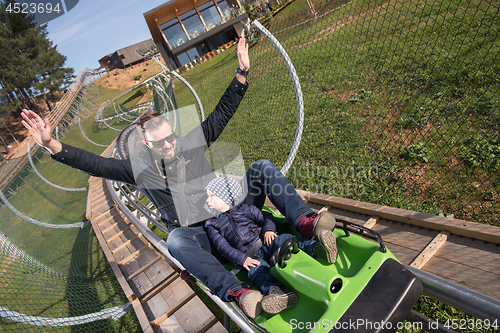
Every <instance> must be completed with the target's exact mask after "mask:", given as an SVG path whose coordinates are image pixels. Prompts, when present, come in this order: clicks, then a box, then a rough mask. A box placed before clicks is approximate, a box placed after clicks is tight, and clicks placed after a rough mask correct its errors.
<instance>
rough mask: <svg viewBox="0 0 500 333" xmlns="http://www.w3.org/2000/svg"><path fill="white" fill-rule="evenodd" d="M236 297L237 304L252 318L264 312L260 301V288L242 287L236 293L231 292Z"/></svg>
mask: <svg viewBox="0 0 500 333" xmlns="http://www.w3.org/2000/svg"><path fill="white" fill-rule="evenodd" d="M229 294H230V295H232V296H234V297H235V298H236V304H238V306H239V307H240V309H241V310H242V311H243V312H244V313H245V314H246V315H247V316H249V317H250V318H255V317H257V316H258V315H260V314H261V313H262V308H261V305H260V301H261V300H262V294H261V293H260V291H258V290H253V289H249V288H241V289H239V290H238V291H236V292H235V293H232V292H229Z"/></svg>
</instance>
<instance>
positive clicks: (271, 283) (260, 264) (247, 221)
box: [205, 177, 337, 318]
mask: <svg viewBox="0 0 500 333" xmlns="http://www.w3.org/2000/svg"><path fill="white" fill-rule="evenodd" d="M205 189H206V191H207V195H208V198H207V203H206V205H205V209H206V210H207V211H208V212H209V213H211V214H212V215H213V216H214V217H213V218H210V219H208V220H207V222H206V224H205V231H206V233H207V235H208V238H209V239H210V242H211V243H212V244H213V246H214V247H215V248H216V250H217V251H218V252H219V253H220V254H222V255H223V256H224V257H226V258H227V259H229V260H230V261H231V262H233V263H234V264H236V265H239V266H243V267H244V268H245V269H246V270H247V271H248V277H249V278H250V281H251V282H252V284H253V285H254V286H255V287H257V288H258V289H259V290H260V292H261V293H262V294H260V295H259V294H258V292H257V291H255V290H254V291H252V293H253V297H254V298H256V299H260V306H259V302H256V303H257V304H255V303H253V304H252V305H250V304H239V305H240V307H241V308H242V310H243V311H244V312H245V313H246V314H247V315H248V316H249V317H252V318H255V317H256V316H258V315H259V314H260V313H261V312H262V311H265V312H268V313H272V314H275V313H278V312H280V311H282V310H285V309H288V308H290V307H293V306H294V305H295V304H297V301H298V298H297V294H296V293H294V292H286V291H285V287H284V286H283V285H282V284H281V283H279V282H278V281H276V280H275V279H274V278H273V277H272V276H271V275H269V269H270V268H271V267H270V265H269V259H270V257H271V256H272V254H273V253H274V252H275V251H276V250H277V249H278V248H279V247H280V246H281V245H282V244H283V243H284V242H285V241H286V240H287V239H289V238H290V237H294V236H292V235H290V234H282V235H279V236H278V235H277V234H276V225H275V224H274V219H273V216H272V215H271V214H269V213H267V212H262V211H261V210H259V209H258V208H257V207H255V206H253V205H248V204H245V203H243V202H242V201H243V199H244V196H243V191H242V188H241V186H240V184H239V183H238V182H237V181H236V180H235V179H234V178H231V177H218V178H215V179H213V180H212V181H210V183H209V184H208V185H207V186H206V188H205ZM259 238H260V239H262V240H263V246H262V247H261V248H260V249H259V250H258V252H257V253H256V254H255V255H253V256H252V257H249V256H247V252H248V251H249V249H250V248H252V246H253V245H254V244H255V243H256V242H257V241H258V240H259ZM297 240H298V245H299V248H300V249H301V250H303V251H304V252H306V253H307V254H309V255H311V256H312V257H313V258H315V257H320V258H323V259H325V260H326V261H328V262H329V263H334V262H335V261H336V259H337V248H336V240H335V236H334V234H333V233H332V232H331V231H330V230H322V231H320V232H319V233H318V239H317V240H310V239H307V238H301V237H297ZM262 295H264V296H262Z"/></svg>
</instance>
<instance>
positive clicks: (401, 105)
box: [177, 0, 500, 225]
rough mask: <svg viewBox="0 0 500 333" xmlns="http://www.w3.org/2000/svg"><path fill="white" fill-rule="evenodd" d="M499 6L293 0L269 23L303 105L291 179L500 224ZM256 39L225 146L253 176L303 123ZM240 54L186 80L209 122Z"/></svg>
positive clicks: (253, 36) (282, 73) (271, 57)
mask: <svg viewBox="0 0 500 333" xmlns="http://www.w3.org/2000/svg"><path fill="white" fill-rule="evenodd" d="M273 4H274V3H273ZM274 7H275V8H276V7H277V6H276V4H275V6H274ZM499 7H500V3H499V2H497V1H458V0H436V1H325V2H319V1H314V0H309V1H306V0H296V1H293V2H290V3H288V4H285V5H284V6H282V7H279V8H276V10H275V12H274V13H273V14H274V16H273V17H271V18H266V17H264V18H263V19H261V22H262V23H263V24H264V25H265V26H266V28H267V29H268V30H270V31H271V33H273V35H274V36H275V37H276V38H277V39H278V40H279V41H280V43H281V44H282V45H283V47H284V48H285V50H286V51H287V52H288V54H289V56H290V58H291V60H292V62H293V64H294V66H295V69H296V71H297V73H298V77H299V80H300V84H301V87H302V90H303V94H304V105H305V119H304V132H303V136H302V142H301V145H302V146H301V149H299V152H298V154H297V158H296V159H295V162H294V164H293V165H292V167H291V169H290V171H289V173H288V174H287V177H288V179H289V180H290V181H291V182H292V183H293V184H294V185H295V186H296V188H299V189H305V190H309V191H313V192H318V193H324V194H329V195H335V196H341V197H347V198H352V199H356V200H360V201H367V202H372V203H377V204H382V205H388V206H392V207H399V208H404V209H410V210H414V211H421V212H427V213H431V214H437V215H442V216H448V217H455V218H459V219H466V220H470V221H476V222H481V223H490V224H493V225H500V215H499V213H500V193H499V180H500V178H499V171H500V139H499V135H498V132H499V129H500V125H499V124H500V110H499V97H498V96H499V78H500V70H499V67H500V62H499V52H500V37H499V28H500V16H499V13H498V10H499ZM248 37H249V40H251V44H250V59H251V71H250V75H249V77H248V80H249V82H250V88H249V90H248V92H247V94H246V96H245V98H244V100H243V103H242V104H241V106H240V108H239V109H238V112H237V113H236V115H235V116H234V117H233V120H232V121H231V123H230V125H229V126H228V127H227V128H226V130H225V131H224V133H223V134H222V136H221V138H220V140H226V141H231V142H235V143H238V144H239V145H240V147H241V148H242V151H243V155H244V157H245V159H246V164H247V167H248V165H249V163H251V162H252V161H255V160H257V159H261V158H267V159H270V160H271V161H273V162H274V163H275V164H277V165H278V166H282V165H283V163H284V161H285V160H286V157H287V153H288V152H289V150H290V147H291V144H292V142H293V136H294V134H295V126H296V123H297V115H296V101H295V97H294V90H293V84H292V82H291V79H290V77H289V74H288V71H287V69H286V67H285V65H284V63H283V61H282V59H281V58H280V56H279V55H278V53H277V52H276V51H275V50H274V48H273V47H272V46H271V45H270V44H269V42H268V41H267V40H266V39H265V38H263V37H262V36H260V35H259V34H258V32H256V31H253V32H252V30H251V29H249V32H248ZM235 49H236V48H233V49H231V50H229V52H227V51H226V52H224V53H222V54H221V55H219V56H218V57H215V58H214V59H212V60H211V61H208V62H205V63H203V64H202V65H199V66H197V67H196V68H195V69H192V70H190V71H187V72H186V73H184V74H183V75H184V77H185V78H186V79H187V80H188V81H189V82H190V83H191V84H192V85H193V86H194V87H195V89H196V91H197V93H198V94H199V96H200V98H201V99H202V100H203V101H204V105H205V103H206V105H207V106H205V110H207V111H208V112H210V111H211V110H212V109H213V106H215V104H216V103H217V101H218V98H219V97H220V96H221V95H222V92H223V91H224V88H225V86H226V85H227V83H228V82H229V81H230V80H231V77H232V76H233V75H234V74H233V73H234V69H235V68H236V66H237V57H236V51H235ZM184 91H185V89H184V88H182V87H178V88H177V95H178V96H183V93H184ZM179 100H180V101H181V104H182V101H183V98H179ZM184 103H185V104H193V103H194V102H193V101H192V99H191V98H190V97H188V96H186V97H185V98H184ZM207 111H206V113H207Z"/></svg>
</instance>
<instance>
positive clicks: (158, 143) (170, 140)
mask: <svg viewBox="0 0 500 333" xmlns="http://www.w3.org/2000/svg"><path fill="white" fill-rule="evenodd" d="M146 141H147V142H149V143H150V144H152V145H153V147H155V148H157V149H160V148H162V147H163V145H164V144H165V141H167V142H168V143H170V144H172V143H174V141H175V133H174V132H172V134H170V135H169V136H167V137H166V138H163V139H160V140H158V141H150V140H146Z"/></svg>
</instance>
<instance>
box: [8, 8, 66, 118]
mask: <svg viewBox="0 0 500 333" xmlns="http://www.w3.org/2000/svg"><path fill="white" fill-rule="evenodd" d="M9 3H11V4H13V3H14V0H6V2H5V3H0V114H10V113H11V112H16V113H17V114H19V112H20V109H21V108H30V109H33V110H34V111H39V110H38V107H37V105H36V103H35V100H34V96H36V95H41V96H43V98H44V100H45V102H46V104H47V106H48V108H49V110H51V109H52V106H51V105H50V102H49V100H48V98H47V95H48V94H53V93H55V92H60V91H62V90H64V89H66V88H67V86H69V84H71V82H72V79H73V78H74V75H73V72H74V70H73V69H72V68H69V67H64V63H65V62H66V57H65V56H63V55H61V54H60V53H59V52H58V51H57V49H56V46H53V43H52V41H50V40H49V39H48V36H47V34H48V33H47V26H46V25H42V26H37V25H36V24H35V23H34V19H33V17H32V16H27V15H26V14H22V13H13V12H8V11H7V10H6V8H7V6H8V4H9Z"/></svg>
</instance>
